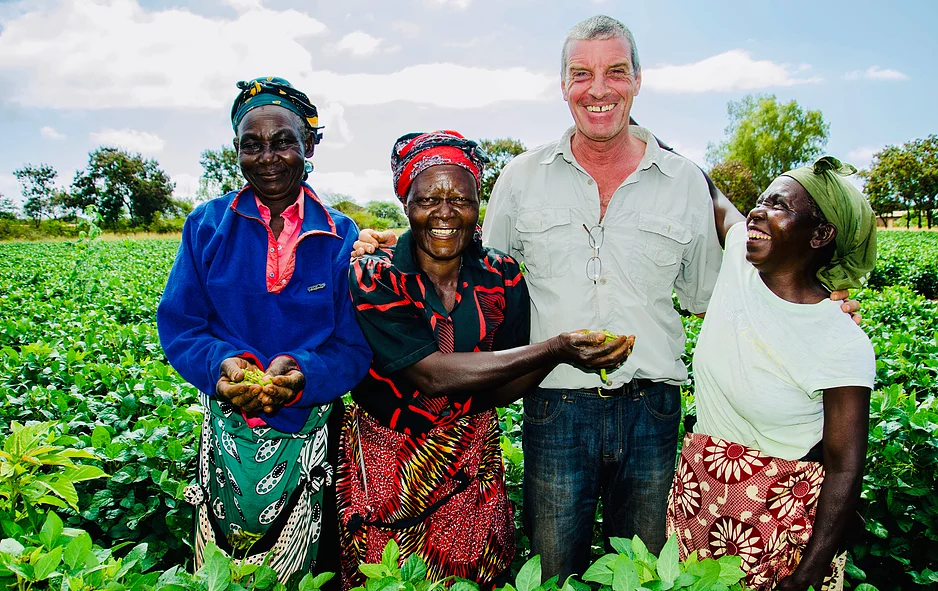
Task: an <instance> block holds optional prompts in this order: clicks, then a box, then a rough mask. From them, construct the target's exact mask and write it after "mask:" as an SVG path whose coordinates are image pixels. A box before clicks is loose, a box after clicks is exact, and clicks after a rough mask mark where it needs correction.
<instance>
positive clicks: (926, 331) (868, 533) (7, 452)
mask: <svg viewBox="0 0 938 591" xmlns="http://www.w3.org/2000/svg"><path fill="white" fill-rule="evenodd" d="M879 243H880V259H879V264H878V267H877V269H876V271H875V272H874V274H873V276H872V277H871V279H870V282H869V286H868V287H867V288H866V289H864V290H862V291H861V292H859V294H858V298H857V299H859V300H860V301H861V312H862V314H863V317H864V321H863V328H864V329H865V330H866V331H867V334H869V335H870V338H871V339H872V341H873V343H874V346H875V350H876V355H877V384H876V390H875V392H874V393H873V398H872V404H871V409H870V411H871V414H870V435H869V446H870V449H869V455H868V464H867V472H866V476H865V479H864V485H863V493H862V501H861V506H860V513H861V514H862V516H863V517H864V518H865V520H866V529H865V531H862V532H858V533H857V534H856V535H855V536H854V537H853V538H852V539H851V540H850V541H849V550H850V552H849V566H848V583H849V584H850V585H851V586H852V587H855V588H856V587H857V586H858V585H861V584H868V585H870V586H875V587H876V588H878V589H881V590H887V589H916V588H923V589H925V588H931V589H938V476H936V475H938V400H936V398H938V303H936V301H935V299H934V298H936V297H938V234H935V233H926V232H920V233H905V232H881V233H880V235H879ZM177 246H178V241H173V240H137V241H132V240H124V241H114V242H101V241H86V240H78V241H74V242H58V243H6V244H0V440H2V441H3V451H2V452H0V525H2V528H3V533H2V538H3V539H2V541H0V585H4V586H7V587H9V588H10V589H17V590H19V591H27V590H29V589H56V590H58V589H62V590H66V589H70V590H76V591H77V590H78V589H105V588H107V589H109V590H112V591H119V590H121V589H138V590H140V591H146V590H149V589H172V590H173V591H176V590H182V589H193V590H194V589H200V590H201V589H205V590H210V591H220V590H221V589H229V588H230V589H239V590H240V589H257V590H265V589H273V588H274V583H275V582H274V581H273V579H272V577H271V574H270V572H269V571H270V569H267V570H264V569H265V568H266V567H260V568H257V567H251V566H248V565H242V564H237V563H235V562H234V561H232V562H230V563H228V562H225V561H222V559H221V557H220V556H216V555H214V554H211V553H210V555H209V556H208V561H207V565H206V568H203V569H202V570H201V571H199V573H197V574H195V575H192V574H190V573H189V570H190V565H191V556H192V549H191V547H190V544H191V538H192V513H191V510H190V509H189V506H188V505H186V504H185V502H184V501H183V500H182V490H183V488H184V487H185V485H186V484H188V482H189V480H190V478H192V477H193V475H194V471H195V455H196V446H197V441H198V433H199V428H200V419H201V409H200V407H199V406H198V397H197V392H196V391H195V389H194V388H193V387H192V386H190V385H189V384H187V383H186V382H184V381H183V380H182V379H181V378H180V377H179V376H178V375H177V374H176V372H175V371H174V370H173V369H172V368H171V367H170V366H169V365H168V364H167V362H166V359H165V357H164V355H163V352H162V350H161V349H160V346H159V340H158V338H157V333H156V326H155V314H156V306H157V303H158V302H159V297H160V294H161V292H162V289H163V285H164V283H165V280H166V276H167V274H168V272H169V269H170V266H171V265H172V260H173V257H174V255H175V252H176V248H177ZM687 330H688V344H687V353H688V355H690V354H691V352H692V350H693V345H694V343H695V341H696V335H697V331H698V330H699V321H698V320H696V319H693V318H688V319H687ZM691 391H692V386H688V388H687V389H686V391H685V397H684V401H685V407H686V410H687V412H693V397H692V395H691V394H690V392H691ZM500 415H501V418H502V427H503V430H504V435H503V439H502V447H503V450H504V452H505V460H506V468H507V476H508V480H509V488H510V495H511V498H512V500H513V501H515V502H516V504H517V505H518V507H517V509H518V510H517V511H516V518H517V520H518V523H519V524H520V519H521V507H520V502H521V489H520V483H521V471H522V465H523V451H522V449H521V441H520V440H521V427H520V419H521V416H520V415H521V413H520V409H519V408H518V407H517V406H516V407H512V408H508V409H504V410H503V411H501V413H500ZM517 535H518V544H519V547H521V548H522V549H524V548H526V547H527V540H526V539H525V538H524V536H523V533H521V531H520V529H519V532H518V534H517ZM624 542H626V543H625V544H624V546H623V544H620V546H623V547H617V548H616V550H617V551H618V552H619V555H620V556H623V555H628V557H629V558H628V559H627V562H628V565H633V564H634V565H635V566H628V568H629V569H631V570H629V571H628V572H629V573H631V572H633V571H634V572H636V573H638V574H637V575H636V577H637V578H635V579H634V585H632V586H631V587H628V586H625V585H626V583H625V582H623V581H630V580H632V579H628V578H619V574H618V573H619V571H617V570H615V569H616V568H620V566H621V564H625V563H624V562H622V561H620V562H616V560H617V559H616V558H615V554H611V555H607V556H613V558H612V559H608V560H606V562H603V560H604V559H606V557H602V558H600V555H601V554H602V552H603V550H602V545H601V544H597V545H595V549H596V551H597V556H596V558H598V559H599V560H598V562H597V563H596V564H597V565H600V564H601V563H602V565H601V567H596V568H597V570H596V572H594V573H593V578H589V577H584V579H585V580H587V581H591V582H592V583H593V585H592V586H593V588H596V587H597V586H602V587H606V588H612V589H614V590H615V591H620V590H622V589H634V588H637V585H638V583H639V580H641V581H642V582H644V581H649V580H653V581H654V582H655V584H654V585H652V584H649V588H659V589H668V588H681V586H680V585H678V584H677V583H676V582H675V581H679V580H681V579H680V578H678V574H679V573H683V574H687V573H692V574H694V573H698V572H699V573H704V571H707V568H710V567H704V566H700V565H703V564H704V563H703V562H701V563H699V564H691V565H687V564H681V565H677V563H676V558H674V557H672V556H671V555H670V554H668V555H667V556H666V555H665V553H666V552H669V550H668V548H667V547H666V550H665V552H663V553H662V555H661V556H660V558H658V559H657V561H658V563H657V567H656V566H655V560H656V559H655V558H654V557H650V556H648V555H647V551H644V548H643V546H641V544H640V543H637V542H631V543H629V541H624ZM393 551H394V549H393V548H390V549H389V550H388V552H389V554H388V557H389V565H387V566H386V567H384V570H381V569H376V570H375V571H374V577H372V579H373V582H374V584H372V582H370V583H369V591H377V590H378V589H390V588H391V587H390V586H385V585H379V584H378V583H380V582H381V581H382V580H384V581H388V580H392V579H393V581H397V582H398V583H399V584H398V586H396V587H394V588H395V589H408V590H414V591H426V589H427V588H428V585H426V584H423V583H415V581H419V580H420V578H421V577H422V575H421V574H420V572H419V568H418V569H416V571H415V570H413V569H411V570H410V571H407V569H406V568H402V569H398V570H396V571H395V568H396V565H395V564H390V563H391V562H394V561H393V560H391V559H393V558H394V554H393ZM521 554H524V553H523V552H522V553H521ZM525 558H526V557H524V556H523V557H521V558H519V560H518V564H517V565H516V570H517V571H520V572H517V577H515V578H514V582H515V587H516V588H517V589H518V590H519V591H533V590H534V589H537V588H538V586H539V585H540V580H539V579H540V577H539V575H538V576H537V577H534V576H533V575H532V572H534V570H533V569H535V566H536V565H535V564H534V561H529V562H528V563H527V564H525V560H524V559H525ZM620 563H621V564H620ZM666 563H667V565H666ZM522 565H523V567H522ZM594 566H595V565H594ZM678 566H679V567H680V570H678ZM724 566H725V565H724ZM621 568H622V569H625V567H624V566H622V567H621ZM656 568H657V574H655V571H656ZM713 568H715V569H716V570H715V571H714V572H716V576H715V577H714V578H713V579H712V584H711V585H709V586H703V583H702V581H703V580H704V578H703V577H704V576H705V575H704V574H699V575H698V574H694V576H692V577H691V576H690V575H688V577H687V578H685V579H683V580H684V581H696V582H697V583H693V584H692V583H687V585H684V587H686V588H690V589H694V588H699V589H729V588H739V586H735V587H734V586H733V583H734V582H735V581H731V580H730V579H724V580H722V582H719V581H718V578H719V575H720V568H718V567H713ZM603 569H605V570H603ZM636 569H637V570H636ZM591 570H593V569H592V568H591ZM379 571H380V572H379ZM401 571H406V572H404V573H402V572H401ZM600 571H602V572H600ZM646 571H647V572H646ZM538 572H539V571H538ZM613 572H615V576H613V574H612V573H613ZM622 572H625V570H623V571H622ZM665 572H668V573H670V574H668V576H671V575H673V577H672V578H671V579H670V583H668V585H670V587H669V586H668V585H665V584H664V583H660V582H658V581H659V579H658V578H652V577H659V576H661V579H660V580H661V581H665V579H664V576H663V575H662V574H661V573H665ZM415 573H416V574H415ZM597 573H598V574H597ZM606 573H608V576H607V574H606ZM683 574H682V575H681V576H683ZM369 576H371V575H369ZM623 576H625V575H623ZM407 577H411V578H410V579H408V578H407ZM322 582H323V580H322V578H320V579H318V580H311V579H308V580H306V581H304V583H303V584H301V589H303V590H304V591H309V590H312V589H315V588H317V587H318V586H319V585H320V584H321V583H322ZM460 584H461V583H460ZM551 584H553V585H554V587H555V588H561V587H560V586H559V585H557V584H554V583H551ZM695 584H696V585H697V586H696V587H695V586H694V585H695ZM408 585H409V587H408ZM576 585H582V583H580V582H579V581H577V582H576ZM372 587H373V588H372ZM549 587H550V586H549V585H548V586H547V587H543V588H549ZM453 588H456V586H455V585H454V587H453ZM563 589H565V590H566V591H581V587H579V586H570V585H565V586H564V587H563ZM863 589H870V587H863ZM463 591H465V590H463Z"/></svg>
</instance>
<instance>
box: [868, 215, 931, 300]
mask: <svg viewBox="0 0 938 591" xmlns="http://www.w3.org/2000/svg"><path fill="white" fill-rule="evenodd" d="M867 284H868V286H869V287H872V288H878V289H879V288H883V287H888V286H890V285H904V286H905V287H908V288H909V289H912V290H913V291H915V292H917V293H920V294H921V295H923V296H925V297H926V298H928V299H935V298H936V297H938V234H935V233H932V232H879V233H878V234H877V235H876V268H875V269H873V272H872V273H871V274H870V278H869V281H868V283H867Z"/></svg>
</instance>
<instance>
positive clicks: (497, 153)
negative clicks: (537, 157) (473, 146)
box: [479, 137, 526, 203]
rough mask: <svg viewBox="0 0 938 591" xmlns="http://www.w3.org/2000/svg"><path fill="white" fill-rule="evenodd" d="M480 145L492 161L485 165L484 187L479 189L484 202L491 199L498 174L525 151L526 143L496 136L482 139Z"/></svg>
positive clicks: (483, 173) (480, 198)
mask: <svg viewBox="0 0 938 591" xmlns="http://www.w3.org/2000/svg"><path fill="white" fill-rule="evenodd" d="M479 145H481V146H482V148H483V149H484V150H485V151H486V152H488V155H489V157H490V158H491V159H492V162H491V163H489V164H486V165H485V170H484V171H483V172H482V188H481V189H480V191H479V200H480V201H482V202H483V203H485V202H487V201H488V200H489V197H490V196H491V195H492V187H494V186H495V181H497V180H498V175H500V174H501V173H502V169H503V168H505V165H506V164H508V163H509V162H511V159H512V158H514V157H515V156H517V155H519V154H521V153H522V152H524V151H525V149H526V148H525V147H524V144H522V143H521V142H519V141H518V140H514V139H511V138H510V137H509V138H495V139H493V140H482V141H481V142H479Z"/></svg>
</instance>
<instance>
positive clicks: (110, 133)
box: [91, 129, 166, 154]
mask: <svg viewBox="0 0 938 591" xmlns="http://www.w3.org/2000/svg"><path fill="white" fill-rule="evenodd" d="M91 139H92V140H93V141H94V142H97V143H98V144H100V145H102V146H115V147H118V148H123V149H125V150H127V151H128V152H140V153H141V154H156V153H158V152H160V151H162V150H163V146H164V145H165V143H166V142H164V141H163V139H162V138H161V137H160V136H158V135H156V134H153V133H150V132H148V131H137V130H136V129H105V130H103V131H97V132H94V133H92V134H91Z"/></svg>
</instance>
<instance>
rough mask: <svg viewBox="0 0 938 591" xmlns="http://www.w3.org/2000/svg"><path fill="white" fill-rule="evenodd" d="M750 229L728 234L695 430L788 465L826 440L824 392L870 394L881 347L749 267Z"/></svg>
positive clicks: (702, 350)
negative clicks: (776, 289)
mask: <svg viewBox="0 0 938 591" xmlns="http://www.w3.org/2000/svg"><path fill="white" fill-rule="evenodd" d="M746 239H747V237H746V224H745V223H739V224H736V225H735V226H733V227H732V228H730V231H729V232H728V233H727V235H726V252H725V253H724V255H723V268H722V270H721V271H720V277H719V279H717V284H716V287H715V288H714V291H713V297H712V298H711V300H710V307H709V308H708V309H707V316H706V319H705V320H704V323H703V328H702V329H701V331H700V337H699V339H698V341H697V348H696V350H695V352H694V364H693V368H694V385H695V398H696V405H697V418H698V423H697V426H696V427H695V429H694V430H695V431H696V432H698V433H705V434H707V435H712V436H715V437H719V438H721V439H726V440H728V441H735V442H737V443H742V444H744V445H747V446H750V447H754V448H757V449H759V450H761V451H762V452H763V453H765V454H767V455H770V456H773V457H778V458H784V459H788V460H796V459H799V458H801V457H803V456H804V455H805V454H806V453H807V452H808V450H810V449H811V448H812V447H813V446H814V445H815V444H817V443H818V442H819V441H820V440H821V436H822V434H823V428H824V403H823V396H822V395H821V392H820V391H821V390H824V389H826V388H835V387H839V386H864V387H867V388H870V389H872V387H873V381H874V379H875V374H876V360H875V357H874V354H873V346H872V345H871V344H870V340H869V338H868V337H867V336H866V334H865V333H864V332H863V331H862V330H861V329H860V327H858V326H857V325H856V324H854V322H853V320H852V319H851V318H850V316H849V315H847V314H845V313H844V312H842V311H841V309H840V305H839V303H838V302H834V301H831V300H824V301H822V302H819V303H817V304H794V303H792V302H788V301H785V300H783V299H781V298H780V297H778V296H777V295H775V294H774V293H772V291H771V290H769V288H768V287H766V285H765V283H763V281H762V278H761V277H760V276H759V272H758V271H756V269H755V268H754V267H753V266H752V265H751V264H750V263H749V262H748V261H747V260H746Z"/></svg>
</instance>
